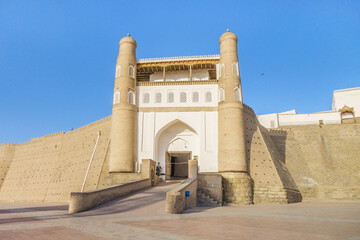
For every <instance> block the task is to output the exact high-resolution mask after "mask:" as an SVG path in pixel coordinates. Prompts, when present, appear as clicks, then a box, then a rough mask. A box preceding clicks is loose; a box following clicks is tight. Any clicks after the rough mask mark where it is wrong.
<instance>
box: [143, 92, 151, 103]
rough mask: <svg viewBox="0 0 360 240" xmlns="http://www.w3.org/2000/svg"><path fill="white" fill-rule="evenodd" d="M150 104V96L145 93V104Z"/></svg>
mask: <svg viewBox="0 0 360 240" xmlns="http://www.w3.org/2000/svg"><path fill="white" fill-rule="evenodd" d="M149 102H150V94H149V93H144V94H143V103H149Z"/></svg>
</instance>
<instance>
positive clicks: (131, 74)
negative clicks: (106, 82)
mask: <svg viewBox="0 0 360 240" xmlns="http://www.w3.org/2000/svg"><path fill="white" fill-rule="evenodd" d="M129 77H132V78H135V68H134V66H133V65H130V66H129Z"/></svg>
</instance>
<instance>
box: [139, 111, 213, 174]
mask: <svg viewBox="0 0 360 240" xmlns="http://www.w3.org/2000/svg"><path fill="white" fill-rule="evenodd" d="M184 126H185V127H184ZM174 140H175V141H174ZM173 141H174V142H173ZM185 142H186V147H187V148H186V149H190V150H189V151H192V155H193V156H194V155H197V156H199V171H200V172H217V171H218V162H217V156H218V148H217V145H218V113H217V111H212V112H138V136H137V145H138V147H137V150H138V152H137V161H138V162H139V163H140V162H141V159H149V158H150V159H153V160H155V161H156V162H160V163H161V166H162V169H163V171H165V151H169V150H170V151H176V149H178V151H183V150H184V149H185V147H184V146H185ZM171 143H174V144H171Z"/></svg>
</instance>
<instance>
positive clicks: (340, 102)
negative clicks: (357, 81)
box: [332, 87, 360, 117]
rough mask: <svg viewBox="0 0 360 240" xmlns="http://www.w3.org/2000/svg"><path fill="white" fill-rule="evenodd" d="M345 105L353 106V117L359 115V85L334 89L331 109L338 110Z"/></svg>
mask: <svg viewBox="0 0 360 240" xmlns="http://www.w3.org/2000/svg"><path fill="white" fill-rule="evenodd" d="M345 105H346V106H348V107H353V108H354V114H355V117H360V87H358V88H348V89H341V90H335V91H334V93H333V99H332V110H333V111H339V110H340V109H341V108H343V107H344V106H345Z"/></svg>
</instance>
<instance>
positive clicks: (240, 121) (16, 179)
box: [0, 31, 358, 204]
mask: <svg viewBox="0 0 360 240" xmlns="http://www.w3.org/2000/svg"><path fill="white" fill-rule="evenodd" d="M237 41H238V40H237V37H236V35H235V34H233V33H231V32H229V31H228V32H225V33H224V34H223V35H222V36H221V37H220V41H219V42H220V55H208V56H192V57H170V58H154V59H139V60H137V59H136V42H135V40H134V39H133V38H131V37H130V36H127V37H124V38H122V39H121V41H120V43H119V46H120V49H119V55H118V57H117V62H116V73H115V84H114V96H113V110H112V116H109V117H107V118H104V119H101V120H99V121H97V122H94V123H91V124H89V125H86V126H84V127H81V128H79V129H75V130H73V131H69V132H66V133H64V132H60V133H55V134H50V135H47V136H44V137H39V138H33V139H31V141H30V142H27V143H22V144H3V145H2V146H1V147H0V200H2V201H64V202H66V201H68V200H69V196H70V192H79V191H80V190H81V189H82V188H83V190H84V191H90V190H94V189H99V188H104V187H107V186H112V185H115V184H119V183H124V182H129V181H132V180H139V179H141V178H142V176H141V172H142V170H143V166H145V165H144V160H145V161H148V159H152V160H154V161H156V162H160V164H161V166H162V173H163V174H164V177H165V179H179V178H187V173H188V163H187V162H188V159H194V158H195V159H198V168H199V173H200V175H199V176H200V180H201V179H202V177H204V176H205V178H203V179H202V180H201V181H200V182H201V184H204V185H203V187H204V188H206V187H209V186H207V185H210V184H211V181H210V182H206V181H207V180H206V176H207V177H209V179H211V176H221V179H222V186H220V189H221V188H222V189H223V194H222V198H221V199H222V200H221V201H224V202H225V203H232V204H250V203H264V202H278V203H289V202H298V201H301V199H302V196H301V194H300V191H299V189H298V187H297V185H296V184H295V182H294V180H293V178H292V176H291V174H290V172H289V171H288V168H287V166H286V165H285V162H286V164H288V162H289V164H292V165H291V166H293V169H295V170H294V172H295V173H296V174H297V176H296V177H297V179H298V180H299V181H297V183H300V184H301V186H302V187H303V189H305V190H306V187H309V185H306V183H302V182H301V181H302V175H301V174H302V173H299V174H298V172H299V171H301V170H302V169H307V166H305V167H302V168H301V169H299V168H297V167H296V166H295V165H296V164H294V163H293V162H291V161H290V160H289V159H286V157H285V156H286V154H287V152H286V151H288V150H294V149H295V148H296V147H297V148H299V147H298V146H299V144H298V143H296V142H295V141H294V144H293V146H294V147H293V148H291V147H290V148H289V147H288V149H286V151H285V150H284V149H281V147H282V146H284V144H285V139H286V132H285V131H272V132H269V131H268V130H267V129H266V128H264V127H262V126H261V125H260V124H259V122H258V120H257V118H256V116H255V113H254V111H253V110H252V109H251V108H250V107H248V106H247V105H245V104H244V103H243V96H242V89H241V80H240V74H239V64H238V55H237ZM357 131H358V130H357ZM282 140H284V141H283V142H281V141H282ZM286 144H287V142H286ZM279 146H280V148H279ZM297 148H296V149H297ZM293 156H294V159H300V156H301V154H293ZM309 158H311V156H309ZM90 160H92V163H91V166H90V168H89V170H88V173H87V169H88V166H89V162H90ZM285 160H286V161H285ZM306 160H307V159H306ZM306 160H301V162H302V164H304V163H305V161H306ZM299 162H300V161H299ZM324 169H325V168H324ZM310 172H311V171H310ZM310 172H309V173H306V174H308V175H306V177H307V178H310V176H311V177H312V179H313V178H314V177H313V175H311V173H310ZM324 172H328V171H324ZM319 174H322V173H321V171H319ZM339 175H342V174H339ZM334 176H335V175H334ZM335 177H336V176H335ZM84 178H85V183H84V185H83V182H84ZM204 179H205V180H204ZM339 179H340V177H339V178H338V181H339ZM356 181H357V180H356ZM344 185H348V184H344ZM350 185H351V184H350ZM355 185H356V189H355V188H354V189H352V190H349V191H355V190H356V191H357V192H358V186H357V185H358V184H357V183H355ZM211 186H212V185H211ZM215 187H219V186H215ZM341 187H342V186H340V188H341ZM200 188H201V186H200ZM220 191H221V190H220ZM316 191H317V190H316ZM306 192H307V191H304V193H306ZM308 193H309V194H310V195H311V194H313V195H314V191H313V188H311V191H308ZM308 193H306V194H308ZM345 195H346V194H345ZM352 196H353V197H354V195H352ZM346 197H348V195H347V196H345V198H346ZM350 197H351V196H350Z"/></svg>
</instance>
